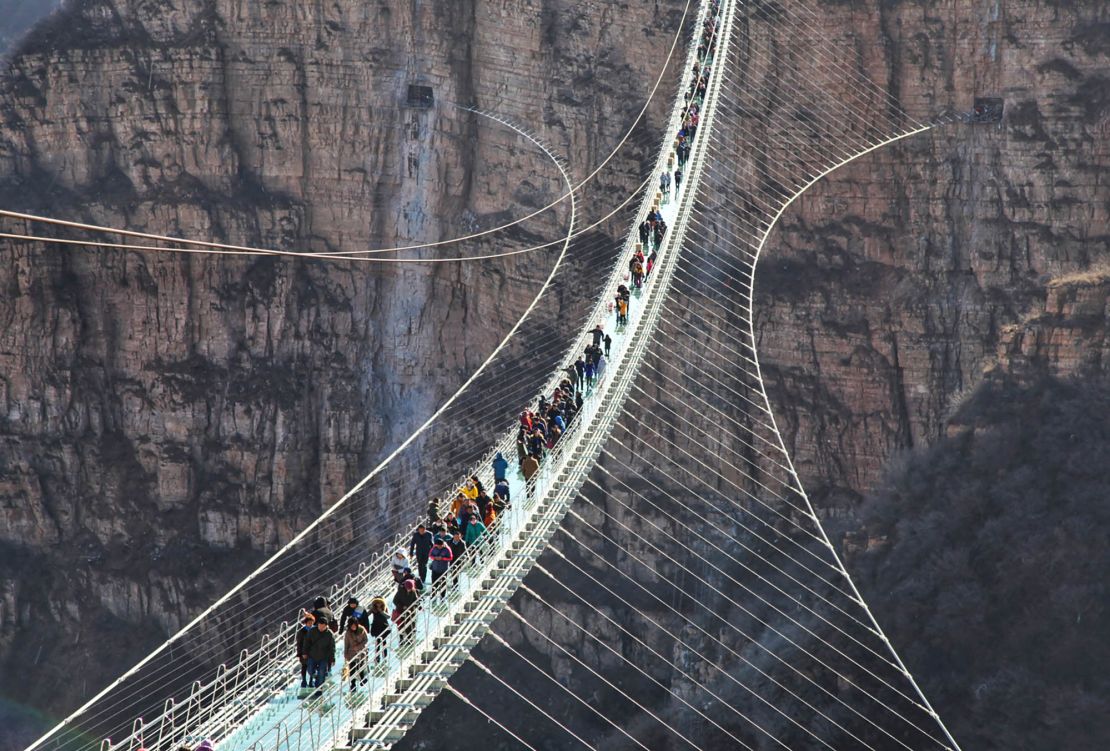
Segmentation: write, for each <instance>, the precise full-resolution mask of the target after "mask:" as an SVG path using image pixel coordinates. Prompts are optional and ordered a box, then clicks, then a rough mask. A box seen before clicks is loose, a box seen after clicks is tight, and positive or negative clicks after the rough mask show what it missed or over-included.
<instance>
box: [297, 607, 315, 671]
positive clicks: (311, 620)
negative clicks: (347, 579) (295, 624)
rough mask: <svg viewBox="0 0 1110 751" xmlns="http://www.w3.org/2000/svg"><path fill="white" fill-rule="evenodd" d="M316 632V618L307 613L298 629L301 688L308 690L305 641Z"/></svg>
mask: <svg viewBox="0 0 1110 751" xmlns="http://www.w3.org/2000/svg"><path fill="white" fill-rule="evenodd" d="M315 630H316V616H314V615H313V614H312V613H305V614H304V618H303V619H302V620H301V627H300V628H299V629H297V660H299V661H300V663H301V688H308V651H307V650H306V649H305V639H306V638H307V637H308V635H309V634H311V633H312V632H313V631H315Z"/></svg>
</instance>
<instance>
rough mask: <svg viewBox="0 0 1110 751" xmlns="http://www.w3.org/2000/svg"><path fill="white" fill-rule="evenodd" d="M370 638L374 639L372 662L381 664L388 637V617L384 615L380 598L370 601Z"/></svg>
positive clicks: (383, 607) (383, 605)
mask: <svg viewBox="0 0 1110 751" xmlns="http://www.w3.org/2000/svg"><path fill="white" fill-rule="evenodd" d="M370 636H372V637H374V662H381V661H382V660H383V659H384V658H385V656H386V650H385V640H386V639H387V638H388V637H389V616H388V615H386V613H385V599H384V598H382V597H375V598H374V599H373V600H371V601H370Z"/></svg>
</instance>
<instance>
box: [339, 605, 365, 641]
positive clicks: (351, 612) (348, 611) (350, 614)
mask: <svg viewBox="0 0 1110 751" xmlns="http://www.w3.org/2000/svg"><path fill="white" fill-rule="evenodd" d="M356 610H357V611H358V615H357V616H356V615H355V611H356ZM348 618H354V619H355V620H356V621H358V622H359V623H361V624H362V626H363V628H365V629H366V630H367V631H369V630H370V613H368V612H367V611H366V608H364V607H362V606H361V605H359V606H358V607H357V608H352V607H351V606H350V605H348V606H347V607H345V608H343V612H342V613H341V614H340V616H339V630H340V631H342V632H343V633H344V634H345V633H347V619H348Z"/></svg>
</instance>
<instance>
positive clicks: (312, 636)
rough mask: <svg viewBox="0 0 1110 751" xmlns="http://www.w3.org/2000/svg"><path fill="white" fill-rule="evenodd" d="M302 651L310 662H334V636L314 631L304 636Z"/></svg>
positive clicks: (326, 632)
mask: <svg viewBox="0 0 1110 751" xmlns="http://www.w3.org/2000/svg"><path fill="white" fill-rule="evenodd" d="M304 651H305V654H306V655H307V656H308V659H310V660H324V661H326V662H335V634H333V633H332V632H331V631H321V630H320V629H314V630H313V631H311V632H309V633H308V634H306V635H305V638H304Z"/></svg>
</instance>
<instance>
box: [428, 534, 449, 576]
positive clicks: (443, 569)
mask: <svg viewBox="0 0 1110 751" xmlns="http://www.w3.org/2000/svg"><path fill="white" fill-rule="evenodd" d="M452 558H454V554H453V553H452V552H451V548H449V547H447V543H446V542H445V541H444V539H443V538H442V537H437V538H435V542H434V544H433V545H432V553H431V567H432V586H433V587H434V586H435V584H436V581H437V580H438V579H439V577H441V576H443V575H444V574H446V573H447V569H448V568H449V567H450V566H451V559H452Z"/></svg>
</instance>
